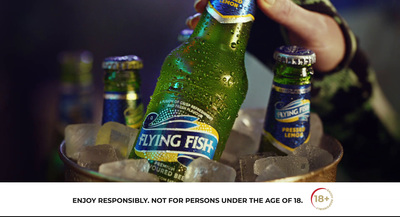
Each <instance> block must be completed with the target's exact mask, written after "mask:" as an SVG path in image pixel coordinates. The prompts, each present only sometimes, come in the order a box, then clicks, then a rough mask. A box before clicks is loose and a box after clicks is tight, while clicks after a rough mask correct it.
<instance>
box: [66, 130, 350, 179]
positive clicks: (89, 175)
mask: <svg viewBox="0 0 400 217" xmlns="http://www.w3.org/2000/svg"><path fill="white" fill-rule="evenodd" d="M321 148H323V149H325V150H327V151H328V152H329V153H331V154H332V155H333V162H332V163H331V164H329V165H327V166H325V167H323V168H321V169H318V170H315V171H312V172H309V173H307V174H304V175H298V176H291V177H286V178H282V179H276V180H272V182H335V181H336V172H337V166H338V164H339V162H340V160H341V159H342V157H343V147H342V145H341V144H340V143H339V142H338V141H337V140H336V139H334V138H333V137H331V136H328V135H324V136H323V138H322V142H321ZM59 154H60V158H61V160H62V161H63V162H64V165H65V167H64V174H65V181H71V182H74V181H76V182H108V181H121V180H118V179H116V178H112V177H108V176H104V175H102V174H100V173H98V172H95V171H92V170H89V169H85V168H83V167H80V166H79V165H78V164H76V163H75V162H74V161H73V160H71V159H69V158H68V157H67V155H66V153H65V143H64V142H63V143H61V145H60V148H59Z"/></svg>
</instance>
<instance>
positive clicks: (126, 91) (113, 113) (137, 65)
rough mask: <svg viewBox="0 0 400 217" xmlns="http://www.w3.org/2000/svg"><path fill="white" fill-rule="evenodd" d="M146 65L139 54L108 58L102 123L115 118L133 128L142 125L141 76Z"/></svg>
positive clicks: (106, 59)
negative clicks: (141, 70) (141, 71)
mask: <svg viewBox="0 0 400 217" xmlns="http://www.w3.org/2000/svg"><path fill="white" fill-rule="evenodd" d="M142 68H143V62H142V60H141V59H140V58H139V57H137V56H135V55H128V56H115V57H107V58H105V59H104V61H103V69H104V71H105V74H104V104H103V119H102V124H104V123H106V122H109V121H114V122H118V123H121V124H125V125H127V126H130V127H132V128H139V127H140V125H141V124H142V121H143V115H144V109H143V104H142V99H141V95H140V76H139V70H140V69H142Z"/></svg>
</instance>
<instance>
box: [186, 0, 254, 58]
mask: <svg viewBox="0 0 400 217" xmlns="http://www.w3.org/2000/svg"><path fill="white" fill-rule="evenodd" d="M212 10H214V9H213V7H212V6H210V4H209V5H208V6H207V9H206V10H204V12H203V14H202V16H201V18H200V20H199V23H198V24H197V26H196V28H195V29H194V31H193V33H192V35H191V37H190V39H189V41H195V42H196V41H197V42H199V43H201V44H213V45H215V47H216V48H217V50H218V51H219V52H224V53H225V52H229V53H235V54H236V55H243V57H244V53H245V52H246V46H247V42H248V39H249V36H250V30H251V26H252V24H253V21H252V20H250V21H249V20H246V21H245V22H243V20H241V19H237V20H236V21H232V20H231V21H230V22H229V23H225V22H223V21H218V20H217V19H216V18H215V16H216V15H217V16H219V15H218V12H213V11H212ZM210 12H211V13H213V14H211V13H210ZM239 13H240V12H239ZM215 14H216V15H215ZM221 19H223V18H221Z"/></svg>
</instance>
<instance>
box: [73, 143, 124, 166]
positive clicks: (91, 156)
mask: <svg viewBox="0 0 400 217" xmlns="http://www.w3.org/2000/svg"><path fill="white" fill-rule="evenodd" d="M118 160H122V156H120V154H119V153H118V152H117V151H116V150H115V148H114V147H113V146H111V145H108V144H104V145H95V146H85V147H83V148H82V149H81V151H80V152H79V155H78V162H77V163H78V165H79V166H81V167H85V168H87V169H90V170H94V171H98V169H99V166H100V165H101V164H103V163H108V162H113V161H118Z"/></svg>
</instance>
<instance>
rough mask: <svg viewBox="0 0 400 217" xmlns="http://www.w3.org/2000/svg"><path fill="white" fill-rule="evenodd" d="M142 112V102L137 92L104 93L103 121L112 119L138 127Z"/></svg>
mask: <svg viewBox="0 0 400 217" xmlns="http://www.w3.org/2000/svg"><path fill="white" fill-rule="evenodd" d="M143 113H144V109H143V104H142V103H141V100H140V97H139V94H138V93H137V92H135V91H128V92H105V93H104V107H103V120H102V122H103V123H106V122H109V121H114V122H118V123H121V124H125V125H127V126H129V127H132V128H139V127H140V125H141V122H142V120H143Z"/></svg>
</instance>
